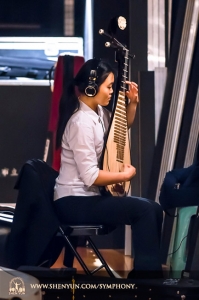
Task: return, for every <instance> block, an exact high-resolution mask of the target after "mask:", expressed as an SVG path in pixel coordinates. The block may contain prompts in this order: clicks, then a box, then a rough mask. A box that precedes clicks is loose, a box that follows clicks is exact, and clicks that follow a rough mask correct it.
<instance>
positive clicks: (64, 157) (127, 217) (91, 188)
mask: <svg viewBox="0 0 199 300" xmlns="http://www.w3.org/2000/svg"><path fill="white" fill-rule="evenodd" d="M91 70H94V74H95V73H96V80H95V76H94V77H93V75H92V74H93V71H91ZM114 77H115V76H114V70H113V69H112V67H111V66H110V65H109V64H108V63H107V62H104V61H101V60H96V59H91V60H88V61H87V62H86V63H85V64H84V65H83V66H82V68H81V69H80V71H79V72H78V74H77V75H76V77H75V78H74V80H73V81H71V82H69V83H68V87H67V88H66V90H65V91H64V93H63V96H62V99H61V102H60V116H59V123H58V129H57V147H60V146H61V149H62V151H61V167H60V171H59V176H58V178H57V179H56V184H55V190H54V200H55V206H56V208H57V211H58V214H59V216H60V219H61V221H62V222H67V223H73V224H78V223H79V224H88V223H91V224H93V223H96V224H97V223H103V224H111V225H119V224H129V225H131V227H132V230H133V246H134V270H133V271H131V272H130V274H129V276H128V277H137V276H139V277H140V276H141V277H148V276H150V277H151V276H152V277H153V276H155V277H156V276H158V277H159V275H160V273H161V262H160V250H159V246H160V235H161V225H162V209H161V207H160V206H159V205H158V204H157V203H155V202H154V201H151V200H147V199H143V198H139V197H113V196H106V197H103V196H101V195H100V192H99V186H106V185H109V184H114V183H120V182H124V181H129V180H131V179H132V178H133V176H135V174H136V170H135V168H134V167H133V166H131V165H124V170H123V172H107V171H104V170H100V169H99V167H98V165H99V160H100V157H101V152H102V149H103V144H104V134H105V133H106V130H107V127H108V122H109V119H110V116H109V113H108V111H107V110H106V109H105V108H104V106H107V105H108V104H109V101H110V99H111V96H112V94H113V83H114ZM126 83H127V85H128V86H129V90H128V91H127V92H126V96H127V97H128V98H129V104H128V106H127V119H128V126H129V127H130V126H131V124H132V123H133V120H134V117H135V112H136V107H137V103H138V87H137V85H136V84H135V83H132V82H128V81H127V82H126ZM76 87H77V89H78V92H79V97H77V96H76ZM152 271H153V272H152Z"/></svg>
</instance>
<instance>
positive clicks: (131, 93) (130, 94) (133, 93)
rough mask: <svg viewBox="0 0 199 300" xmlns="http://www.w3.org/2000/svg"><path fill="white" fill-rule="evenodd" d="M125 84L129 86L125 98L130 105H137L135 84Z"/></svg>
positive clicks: (128, 82)
mask: <svg viewBox="0 0 199 300" xmlns="http://www.w3.org/2000/svg"><path fill="white" fill-rule="evenodd" d="M126 84H128V86H129V89H128V91H126V96H127V97H128V98H129V100H130V103H134V104H137V103H138V102H139V98H138V85H137V83H135V82H130V81H126Z"/></svg>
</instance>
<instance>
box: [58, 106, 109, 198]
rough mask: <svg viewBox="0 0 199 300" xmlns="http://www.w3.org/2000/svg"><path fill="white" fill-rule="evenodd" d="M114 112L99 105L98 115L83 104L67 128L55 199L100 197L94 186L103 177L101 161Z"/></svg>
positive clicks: (64, 135)
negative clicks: (100, 175)
mask: <svg viewBox="0 0 199 300" xmlns="http://www.w3.org/2000/svg"><path fill="white" fill-rule="evenodd" d="M109 120H110V113H109V112H108V110H106V109H105V108H102V107H101V106H100V105H98V114H96V113H95V112H94V111H93V110H92V109H91V108H90V107H88V106H87V105H86V104H85V103H83V102H82V101H80V109H79V110H78V111H77V112H76V113H74V114H73V115H72V116H71V118H70V120H69V121H68V123H67V125H66V129H65V131H64V134H63V138H62V151H61V167H60V171H59V176H58V177H57V179H56V184H55V188H54V200H57V199H59V198H62V197H65V196H69V195H71V196H93V195H99V194H100V193H99V188H98V187H97V186H94V185H93V183H94V181H95V180H96V178H97V177H98V174H99V160H100V157H101V153H102V150H103V146H104V134H105V132H106V131H107V129H108V124H109Z"/></svg>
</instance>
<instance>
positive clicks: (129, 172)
mask: <svg viewBox="0 0 199 300" xmlns="http://www.w3.org/2000/svg"><path fill="white" fill-rule="evenodd" d="M123 172H124V173H125V175H126V181H129V180H131V178H132V177H134V176H135V175H136V168H135V167H133V166H132V165H129V164H124V169H123Z"/></svg>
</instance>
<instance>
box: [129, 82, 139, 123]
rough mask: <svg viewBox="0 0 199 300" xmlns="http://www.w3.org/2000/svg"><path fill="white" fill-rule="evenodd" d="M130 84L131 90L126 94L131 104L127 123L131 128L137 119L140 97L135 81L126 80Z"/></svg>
mask: <svg viewBox="0 0 199 300" xmlns="http://www.w3.org/2000/svg"><path fill="white" fill-rule="evenodd" d="M126 83H127V84H128V86H129V90H128V91H127V92H126V96H127V97H128V99H129V104H128V106H127V109H126V114H127V125H128V128H130V127H131V126H132V124H133V121H134V119H135V114H136V109H137V104H138V102H139V98H138V85H137V84H136V83H135V82H130V81H126Z"/></svg>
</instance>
